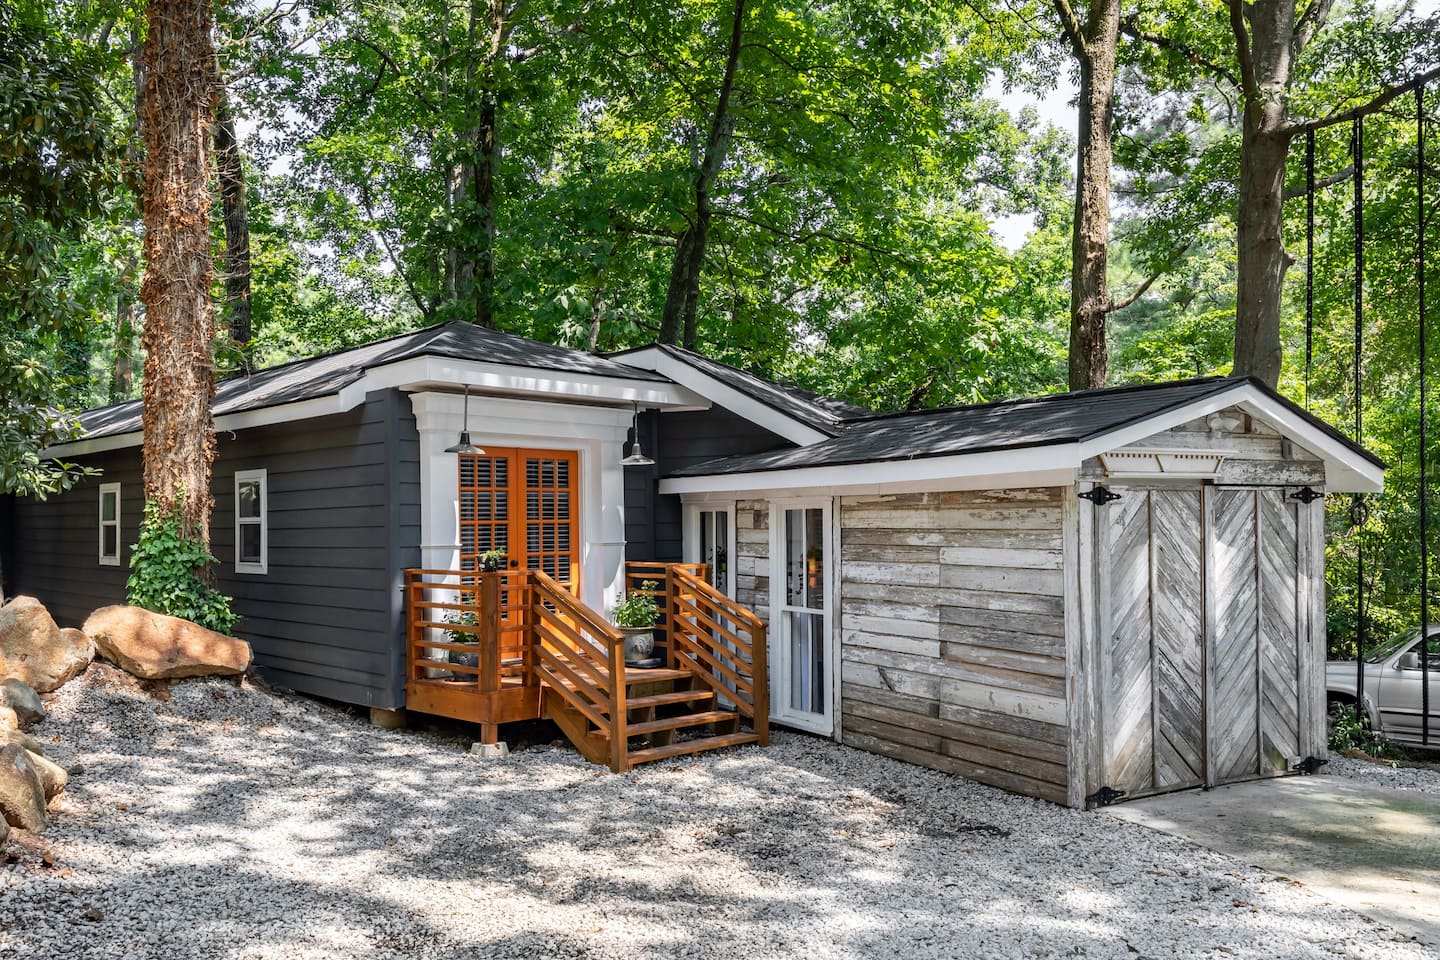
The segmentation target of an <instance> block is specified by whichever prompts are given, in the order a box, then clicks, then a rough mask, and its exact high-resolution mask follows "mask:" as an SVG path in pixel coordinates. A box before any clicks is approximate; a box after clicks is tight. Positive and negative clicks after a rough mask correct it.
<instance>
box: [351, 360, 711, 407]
mask: <svg viewBox="0 0 1440 960" xmlns="http://www.w3.org/2000/svg"><path fill="white" fill-rule="evenodd" d="M365 384H366V388H367V389H369V390H382V389H386V388H389V387H398V388H400V389H402V390H420V389H424V388H431V387H435V386H440V385H447V386H452V387H458V386H461V385H462V384H469V385H470V387H472V388H474V389H476V390H480V391H482V392H484V391H492V392H496V393H505V394H512V395H519V396H526V395H531V396H534V395H538V396H542V397H547V398H552V399H557V400H558V399H564V400H572V401H578V402H582V403H585V402H588V403H606V404H616V403H623V404H626V405H629V404H632V403H638V404H639V405H640V406H642V407H659V408H662V409H663V408H679V407H692V408H693V407H695V406H697V405H700V406H703V405H705V401H704V398H702V397H699V396H697V395H695V394H694V393H692V392H691V391H689V390H687V389H685V387H683V386H681V385H679V384H675V383H664V382H659V381H655V380H641V379H633V380H632V379H629V378H624V377H599V376H594V375H591V374H583V373H572V372H567V371H563V370H537V369H535V368H533V367H514V366H508V365H506V364H500V363H485V362H481V361H474V360H457V359H451V358H449V357H424V356H422V357H412V358H410V359H409V360H401V361H399V362H398V363H388V364H385V365H383V366H378V367H372V368H371V369H370V370H368V371H367V372H366V374H365Z"/></svg>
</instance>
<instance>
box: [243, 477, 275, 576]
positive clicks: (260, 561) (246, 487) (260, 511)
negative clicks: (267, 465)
mask: <svg viewBox="0 0 1440 960" xmlns="http://www.w3.org/2000/svg"><path fill="white" fill-rule="evenodd" d="M267 486H268V484H267V482H266V479H265V471H264V470H237V471H236V472H235V572H236V573H264V572H265V571H266V568H267V565H268V557H269V554H270V521H269V518H268V513H269V502H268V498H267V492H266V488H267Z"/></svg>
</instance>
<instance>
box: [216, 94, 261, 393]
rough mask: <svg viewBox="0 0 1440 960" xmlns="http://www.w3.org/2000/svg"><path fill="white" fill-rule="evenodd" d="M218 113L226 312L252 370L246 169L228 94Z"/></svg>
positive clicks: (234, 337) (234, 338) (222, 96)
mask: <svg viewBox="0 0 1440 960" xmlns="http://www.w3.org/2000/svg"><path fill="white" fill-rule="evenodd" d="M219 96H220V101H219V106H218V107H217V109H216V111H215V167H216V174H217V177H218V179H219V181H220V201H221V208H222V210H223V212H224V215H225V310H226V313H227V315H228V316H227V319H228V321H229V327H230V340H231V341H232V342H233V343H234V344H235V345H236V346H237V347H238V348H239V349H240V354H241V357H242V358H243V362H244V367H245V369H246V370H247V371H248V370H249V369H250V339H251V335H252V334H251V330H250V214H249V211H248V209H247V207H246V199H245V165H244V163H243V162H242V158H241V156H240V143H239V141H238V140H237V139H236V136H235V118H234V116H233V115H232V114H231V113H230V102H229V98H228V96H227V95H226V93H225V91H224V90H223V89H222V90H220V92H219Z"/></svg>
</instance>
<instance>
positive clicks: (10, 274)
mask: <svg viewBox="0 0 1440 960" xmlns="http://www.w3.org/2000/svg"><path fill="white" fill-rule="evenodd" d="M92 27H93V24H92V23H90V22H87V21H86V20H85V19H84V18H83V17H81V16H80V15H79V14H78V13H77V12H76V10H74V9H70V8H65V7H59V8H57V7H55V6H53V5H50V4H41V3H31V2H28V0H27V2H18V3H13V4H7V5H5V6H0V183H3V184H4V189H3V190H0V397H3V398H4V403H3V404H0V490H5V491H11V492H19V493H33V494H37V495H41V496H43V495H45V494H47V493H52V492H55V491H58V490H62V489H64V488H66V487H67V486H69V485H70V484H71V483H73V482H74V481H75V480H76V479H77V478H78V477H79V476H81V475H82V474H83V473H84V472H85V471H82V470H80V469H79V468H76V467H73V466H70V465H67V464H63V463H58V462H56V461H53V460H46V459H42V457H41V452H42V451H43V450H44V448H45V447H47V446H49V445H50V444H53V443H56V442H61V441H64V440H66V439H69V438H70V437H71V436H72V435H73V431H74V428H75V424H74V420H73V418H72V417H71V416H70V415H69V414H67V413H66V412H65V410H66V409H67V408H73V406H74V405H75V403H76V401H77V400H80V401H83V400H84V399H85V396H86V387H87V385H88V382H89V380H90V373H91V371H90V368H89V359H90V349H91V347H92V345H93V343H94V341H95V340H96V339H97V337H96V331H95V330H94V329H93V327H94V320H95V313H94V304H95V302H96V301H97V300H99V299H101V298H103V296H104V294H105V293H106V291H107V290H108V289H109V287H110V286H111V281H110V279H109V276H110V273H111V271H110V269H109V268H111V267H112V264H109V263H106V262H105V244H104V242H103V237H102V236H101V232H102V231H101V230H99V229H97V228H96V224H97V223H101V222H103V221H105V220H106V219H108V217H109V215H110V212H111V208H112V206H113V205H114V204H115V202H116V200H115V191H116V189H117V187H118V185H119V180H120V165H119V153H118V146H117V144H116V142H115V140H114V139H113V137H112V136H111V131H110V129H109V124H108V121H109V118H110V113H109V108H108V105H107V104H106V103H105V102H104V100H103V88H102V82H101V79H100V78H101V77H103V76H104V75H105V74H106V73H107V71H109V70H110V69H111V68H112V67H113V62H112V60H111V58H110V56H109V55H108V53H107V52H106V50H105V49H104V47H103V45H97V44H95V43H93V42H86V40H85V39H83V38H84V37H85V36H86V35H87V34H88V33H90V31H91V29H92Z"/></svg>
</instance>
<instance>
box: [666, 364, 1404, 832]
mask: <svg viewBox="0 0 1440 960" xmlns="http://www.w3.org/2000/svg"><path fill="white" fill-rule="evenodd" d="M1382 480H1383V465H1382V464H1381V463H1380V461H1378V460H1377V459H1376V458H1375V457H1373V456H1371V455H1370V454H1368V453H1367V452H1365V451H1364V450H1363V449H1362V448H1360V447H1358V446H1356V445H1355V444H1353V443H1351V442H1350V441H1349V440H1348V439H1346V438H1345V437H1344V436H1343V435H1341V434H1339V433H1337V432H1336V431H1334V430H1332V429H1331V428H1330V427H1328V426H1326V425H1325V424H1324V423H1322V422H1321V421H1319V420H1317V419H1315V418H1314V417H1311V416H1309V415H1308V414H1306V413H1305V412H1304V411H1303V410H1301V409H1300V408H1298V407H1296V406H1295V405H1294V404H1292V403H1290V402H1288V401H1286V400H1285V399H1283V398H1282V397H1280V396H1279V395H1278V394H1276V393H1274V392H1273V391H1271V390H1269V389H1267V388H1266V387H1264V386H1263V385H1261V384H1259V383H1258V382H1253V381H1245V380H1222V379H1206V380H1195V381H1187V382H1183V383H1174V384H1161V385H1154V386H1145V387H1134V388H1122V389H1111V390H1099V391H1090V392H1082V393H1074V394H1065V395H1058V396H1054V397H1046V398H1039V399H1033V400H1022V401H1014V402H1007V403H1000V404H992V405H985V406H974V407H963V408H956V409H951V410H938V411H922V412H916V413H906V414H898V415H891V416H879V417H869V418H863V419H855V420H851V421H849V422H848V423H847V424H846V427H845V430H844V431H843V432H842V433H840V434H839V435H838V436H836V437H833V438H831V439H828V440H824V441H822V442H818V443H815V444H810V445H805V446H801V447H798V448H793V449H790V450H783V451H774V452H770V453H762V454H756V455H750V456H741V457H730V458H727V459H724V460H718V461H713V462H711V463H708V464H700V465H696V466H692V467H688V468H685V469H682V470H679V471H676V473H675V474H674V475H672V476H671V477H670V478H669V479H667V480H665V481H663V482H662V483H661V490H662V492H665V493H669V494H675V495H679V496H680V497H681V498H682V499H683V500H684V502H685V503H686V505H687V508H688V509H689V510H690V511H691V512H692V514H694V515H695V516H696V518H697V521H698V522H700V523H701V524H702V525H703V524H704V523H705V522H707V521H705V520H704V518H705V517H706V516H707V515H711V514H714V515H726V516H728V517H732V518H733V520H732V522H731V526H733V528H734V529H735V531H736V534H735V549H736V554H737V556H736V561H735V564H734V566H735V571H736V584H735V586H736V591H737V592H736V596H737V599H739V600H740V602H742V603H744V604H745V605H747V606H749V607H751V608H752V609H755V610H757V611H760V612H761V613H764V614H768V616H769V617H770V618H771V621H770V622H771V635H772V670H773V672H774V684H773V688H774V689H773V694H772V696H773V701H772V710H773V714H774V717H775V719H776V721H777V722H782V723H784V722H788V723H790V724H791V725H793V726H797V727H801V728H803V729H808V730H812V731H814V732H816V733H819V734H823V735H827V736H833V737H835V738H837V739H840V740H842V741H843V742H845V743H847V744H851V745H853V746H856V747H860V748H863V749H867V750H873V751H876V752H879V753H885V754H889V755H892V756H896V757H900V758H902V759H906V760H910V761H914V762H916V763H921V764H924V765H926V766H931V767H936V768H939V769H942V770H948V771H951V772H954V773H957V774H962V775H964V776H967V777H971V778H973V779H977V780H981V781H984V782H987V783H992V784H995V785H997V786H1001V787H1004V788H1006V789H1010V790H1015V791H1018V792H1021V793H1027V794H1031V795H1034V796H1039V797H1044V798H1047V799H1050V800H1054V801H1055V802H1057V803H1065V804H1069V805H1072V806H1082V805H1085V804H1087V803H1089V802H1094V801H1093V800H1091V799H1090V798H1094V797H1097V795H1099V794H1101V793H1102V791H1104V790H1106V789H1107V788H1108V789H1109V790H1111V791H1124V793H1125V794H1126V795H1127V796H1131V797H1134V796H1138V795H1143V794H1148V793H1154V792H1160V791H1166V790H1173V789H1181V788H1185V787H1192V786H1200V785H1207V784H1208V785H1214V784H1219V783H1224V782H1228V781H1234V780H1239V779H1246V778H1251V777H1261V776H1270V775H1276V774H1281V773H1286V772H1289V771H1290V769H1291V768H1292V767H1293V765H1294V764H1296V763H1297V762H1299V761H1300V760H1302V759H1303V758H1305V757H1307V756H1323V755H1324V753H1325V736H1324V732H1325V731H1324V723H1325V718H1324V712H1325V698H1324V690H1323V666H1324V659H1325V616H1324V603H1325V599H1324V597H1325V592H1324V543H1323V536H1324V532H1323V528H1324V505H1323V500H1322V498H1321V497H1320V496H1319V495H1320V494H1321V493H1323V492H1349V491H1360V492H1368V491H1377V490H1379V489H1380V488H1381V484H1382Z"/></svg>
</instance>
